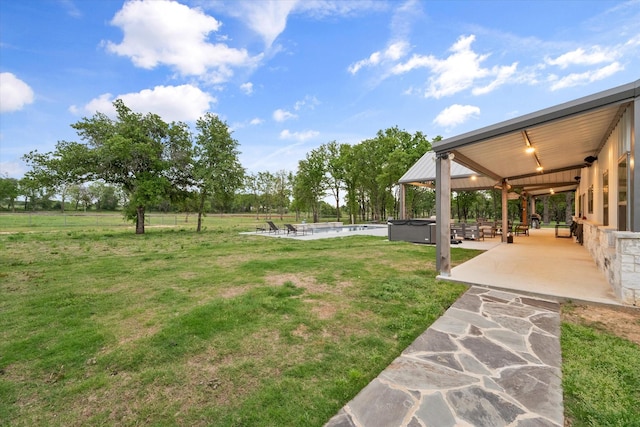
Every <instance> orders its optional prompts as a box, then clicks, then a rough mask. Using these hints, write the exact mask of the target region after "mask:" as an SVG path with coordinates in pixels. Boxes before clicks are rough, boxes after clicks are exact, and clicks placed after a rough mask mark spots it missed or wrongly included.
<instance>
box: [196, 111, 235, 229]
mask: <svg viewBox="0 0 640 427" xmlns="http://www.w3.org/2000/svg"><path fill="white" fill-rule="evenodd" d="M196 129H197V130H198V135H197V136H196V146H195V153H194V157H193V177H194V180H195V186H196V188H197V191H198V225H197V231H198V232H199V231H200V230H201V226H202V215H203V214H204V205H205V200H206V198H207V197H212V198H213V199H214V201H216V202H218V203H219V204H220V205H221V206H228V205H229V204H230V202H231V200H232V199H233V195H234V194H235V191H236V190H237V189H238V188H240V187H241V186H242V183H243V179H244V169H243V168H242V166H241V165H240V161H239V160H238V155H239V152H238V141H236V140H235V139H233V138H232V137H231V132H230V131H229V127H228V126H227V124H226V123H225V122H223V121H222V120H220V119H219V118H218V116H216V115H213V114H211V113H207V114H206V115H205V116H204V117H203V118H200V119H198V121H197V122H196Z"/></svg>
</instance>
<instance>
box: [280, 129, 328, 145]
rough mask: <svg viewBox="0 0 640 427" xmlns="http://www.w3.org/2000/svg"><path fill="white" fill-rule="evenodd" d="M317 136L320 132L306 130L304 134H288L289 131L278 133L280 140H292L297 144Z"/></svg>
mask: <svg viewBox="0 0 640 427" xmlns="http://www.w3.org/2000/svg"><path fill="white" fill-rule="evenodd" d="M318 135H320V132H318V131H315V130H307V131H304V132H290V131H289V129H285V130H283V131H282V132H280V139H293V140H296V141H299V142H304V141H307V140H309V139H311V138H315V137H316V136H318Z"/></svg>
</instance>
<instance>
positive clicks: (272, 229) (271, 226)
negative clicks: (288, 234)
mask: <svg viewBox="0 0 640 427" xmlns="http://www.w3.org/2000/svg"><path fill="white" fill-rule="evenodd" d="M267 224H269V233H271V232H273V233H275V234H279V233H280V232H281V231H282V230H281V229H280V228H278V226H277V225H275V224H274V223H273V221H267Z"/></svg>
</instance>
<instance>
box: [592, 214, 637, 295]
mask: <svg viewBox="0 0 640 427" xmlns="http://www.w3.org/2000/svg"><path fill="white" fill-rule="evenodd" d="M582 224H583V233H584V234H583V238H584V246H585V247H586V248H587V250H588V251H589V253H590V254H591V257H592V258H593V259H594V261H595V262H596V265H597V266H598V268H599V269H600V270H601V271H602V272H603V273H604V275H605V277H606V278H607V280H608V281H609V284H610V285H611V287H612V288H613V292H614V293H615V295H616V297H618V298H619V299H620V301H621V302H623V303H625V304H631V305H636V306H637V305H640V233H632V232H628V231H616V230H615V229H611V228H608V227H603V226H599V225H596V224H590V223H588V222H586V221H582Z"/></svg>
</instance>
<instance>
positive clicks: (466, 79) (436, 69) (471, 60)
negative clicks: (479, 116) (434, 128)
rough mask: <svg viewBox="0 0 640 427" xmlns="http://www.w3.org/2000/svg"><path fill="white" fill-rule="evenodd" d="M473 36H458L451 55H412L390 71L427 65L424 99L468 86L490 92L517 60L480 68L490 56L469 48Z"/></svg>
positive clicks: (512, 70)
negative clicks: (427, 77)
mask: <svg viewBox="0 0 640 427" xmlns="http://www.w3.org/2000/svg"><path fill="white" fill-rule="evenodd" d="M475 38H476V37H475V36H474V35H470V36H466V37H465V36H461V37H460V38H459V39H458V40H457V41H456V42H455V43H454V44H453V46H451V48H450V49H449V51H450V52H451V55H449V56H448V57H447V58H445V59H438V58H436V57H435V56H433V55H428V56H424V55H413V56H412V57H411V58H410V59H409V60H408V61H407V62H405V63H403V64H397V65H396V66H395V67H393V69H392V70H391V72H392V73H393V74H403V73H407V72H409V71H412V70H414V69H418V68H428V69H429V70H430V71H431V72H432V76H431V77H429V81H428V86H427V89H426V90H425V92H424V96H425V97H427V98H442V97H443V96H451V95H454V94H456V93H458V92H461V91H463V90H467V89H469V88H472V89H473V90H472V93H473V94H474V95H480V94H486V93H489V92H491V91H492V90H494V89H496V88H497V87H498V86H501V85H503V84H505V83H507V82H508V81H509V79H510V77H511V76H512V75H514V74H515V72H516V69H517V66H518V63H517V62H515V63H513V64H511V65H505V66H494V67H492V68H483V67H482V63H483V62H484V61H486V60H487V58H489V55H488V54H484V55H480V54H478V53H476V52H474V51H473V49H471V44H472V43H473V42H474V41H475ZM487 79H490V81H489V82H488V83H485V84H484V85H483V86H480V87H476V88H474V86H475V85H477V84H478V82H484V81H486V80H487Z"/></svg>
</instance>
